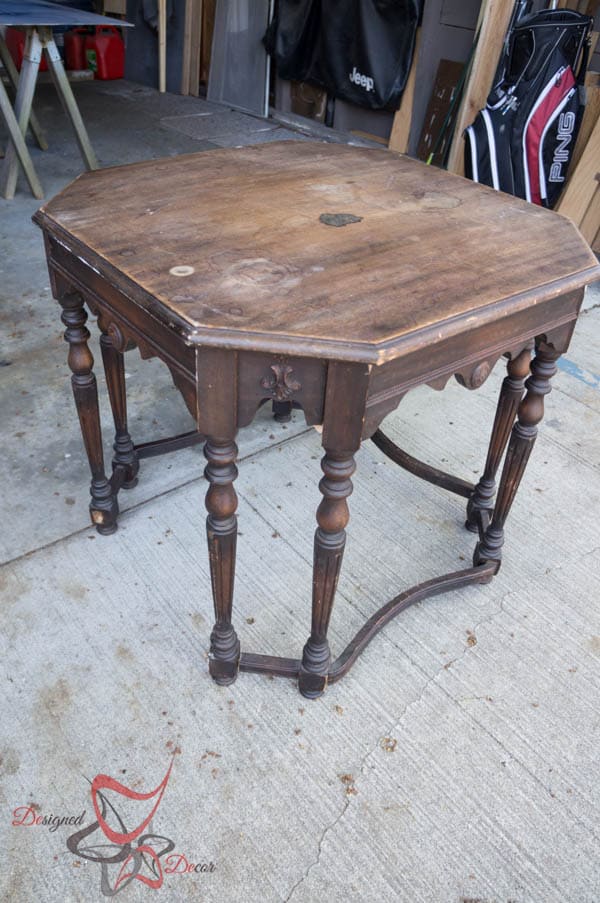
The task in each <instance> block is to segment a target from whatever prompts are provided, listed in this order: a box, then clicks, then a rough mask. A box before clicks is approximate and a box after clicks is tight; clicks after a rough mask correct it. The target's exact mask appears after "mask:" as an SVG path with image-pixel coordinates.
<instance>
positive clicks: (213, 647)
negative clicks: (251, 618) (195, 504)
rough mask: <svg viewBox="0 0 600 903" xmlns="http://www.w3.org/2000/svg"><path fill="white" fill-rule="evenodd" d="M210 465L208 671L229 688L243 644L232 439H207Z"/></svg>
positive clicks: (208, 474)
mask: <svg viewBox="0 0 600 903" xmlns="http://www.w3.org/2000/svg"><path fill="white" fill-rule="evenodd" d="M204 455H205V457H206V459H207V461H208V464H207V466H206V468H205V471H204V475H205V476H206V479H207V480H208V482H209V487H208V490H207V492H206V509H207V511H208V517H207V519H206V535H207V540H208V557H209V564H210V576H211V583H212V592H213V602H214V608H215V626H214V628H213V631H212V634H211V637H210V659H209V671H210V675H211V677H212V678H213V680H214V681H215V682H216V683H218V684H221V685H222V686H226V685H228V684H231V683H233V682H234V680H235V679H236V677H237V674H238V670H239V659H240V643H239V640H238V638H237V635H236V632H235V630H234V628H233V625H232V623H231V613H232V607H233V585H234V578H235V559H236V541H237V517H236V514H235V512H236V510H237V495H236V492H235V489H234V487H233V481H234V480H235V478H236V477H237V467H236V466H235V459H236V457H237V446H236V444H235V442H234V441H233V439H208V440H207V442H206V444H205V446H204Z"/></svg>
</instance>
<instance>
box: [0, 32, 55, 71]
mask: <svg viewBox="0 0 600 903" xmlns="http://www.w3.org/2000/svg"><path fill="white" fill-rule="evenodd" d="M4 40H5V41H6V46H7V47H8V51H9V53H10V55H11V56H12V58H13V60H14V61H15V66H16V67H17V69H18V70H19V72H20V71H21V66H22V65H23V56H24V54H25V32H24V31H21V30H20V29H19V28H12V27H11V26H10V25H9V26H8V28H7V29H6V34H5V35H4ZM47 69H48V63H47V62H46V57H45V56H44V55H43V54H42V61H41V63H40V72H45V71H46V70H47Z"/></svg>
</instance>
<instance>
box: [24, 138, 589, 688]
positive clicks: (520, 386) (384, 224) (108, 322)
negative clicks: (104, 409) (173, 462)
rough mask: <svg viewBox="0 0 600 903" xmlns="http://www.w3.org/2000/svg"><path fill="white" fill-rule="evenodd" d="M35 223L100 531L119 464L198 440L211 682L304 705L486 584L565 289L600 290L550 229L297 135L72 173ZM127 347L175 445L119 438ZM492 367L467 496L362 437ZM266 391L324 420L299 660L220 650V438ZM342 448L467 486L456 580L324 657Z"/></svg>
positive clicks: (566, 337)
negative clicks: (144, 366) (280, 694)
mask: <svg viewBox="0 0 600 903" xmlns="http://www.w3.org/2000/svg"><path fill="white" fill-rule="evenodd" d="M34 219H35V221H36V222H37V223H38V224H39V225H40V226H41V227H42V229H43V230H44V234H45V241H46V250H47V256H48V263H49V268H50V275H51V280H52V288H53V293H54V296H55V297H56V298H57V299H58V301H59V302H60V304H61V306H62V308H63V313H62V319H63V322H64V324H65V326H66V332H65V338H66V339H67V341H68V342H69V365H70V368H71V370H72V372H73V376H72V383H73V392H74V395H75V402H76V405H77V410H78V413H79V419H80V422H81V428H82V432H83V439H84V443H85V447H86V451H87V455H88V458H89V462H90V467H91V471H92V485H91V496H92V501H91V505H90V510H91V515H92V521H93V522H94V524H96V527H97V529H98V531H99V532H100V533H110V532H112V531H113V530H115V529H116V525H117V514H118V504H117V495H118V492H119V490H120V489H121V488H123V489H125V488H130V487H131V486H133V485H135V483H136V481H137V472H138V466H139V458H141V457H144V456H147V455H149V454H156V453H159V452H161V451H168V450H173V449H174V448H177V447H181V446H182V445H184V444H189V443H191V442H194V441H197V440H198V439H199V438H201V437H202V438H204V440H205V446H204V453H205V456H206V458H207V460H208V465H207V467H206V470H205V474H206V478H207V480H208V484H209V485H208V490H207V493H206V507H207V509H208V519H207V533H208V549H209V559H210V569H211V576H212V592H213V599H214V608H215V618H216V622H215V626H214V629H213V631H212V634H211V653H210V673H211V675H212V676H213V678H214V679H215V680H216V681H217V683H221V684H227V683H231V682H232V681H233V680H235V678H236V676H237V673H238V670H239V669H241V670H246V671H259V672H263V673H270V674H280V675H286V676H288V677H298V679H299V686H300V691H301V692H302V693H303V694H304V695H305V696H308V697H314V696H318V695H320V693H322V692H323V690H324V688H325V686H326V684H327V681H328V680H329V681H333V680H337V679H338V678H339V677H341V676H342V675H343V674H345V673H346V672H347V670H348V669H349V668H350V666H351V665H352V664H353V662H354V661H355V660H356V658H357V656H358V655H359V653H360V652H361V651H362V649H364V647H365V646H366V644H367V643H368V642H369V640H370V639H371V638H372V637H373V636H374V634H375V633H376V632H377V631H378V630H379V629H380V628H381V627H382V626H383V625H384V624H385V623H387V622H388V621H389V620H390V619H391V618H392V617H393V616H394V615H396V614H398V612H399V611H401V610H403V609H404V608H406V607H407V606H408V605H410V604H411V603H413V602H415V601H418V600H421V599H423V598H426V597H427V596H430V595H434V594H436V593H440V592H443V591H445V590H447V589H454V588H457V587H460V586H464V585H467V584H470V583H483V582H487V581H489V580H490V579H491V577H492V576H493V575H494V574H495V573H496V571H497V570H498V567H499V566H500V559H501V549H502V544H503V535H504V524H505V520H506V517H507V514H508V512H509V509H510V507H511V505H512V502H513V499H514V496H515V493H516V490H517V488H518V485H519V482H520V479H521V477H522V474H523V471H524V469H525V465H526V463H527V459H528V457H529V453H530V451H531V448H532V445H533V443H534V441H535V436H536V433H537V424H538V423H539V421H540V420H541V419H542V416H543V399H544V395H545V394H546V393H547V392H549V391H550V383H549V381H550V378H551V377H552V375H553V374H554V373H555V371H556V361H557V359H558V358H559V356H560V354H561V353H563V352H564V351H565V350H566V349H567V347H568V344H569V341H570V338H571V334H572V331H573V327H574V325H575V321H576V318H577V315H578V311H579V308H580V304H581V300H582V297H583V291H584V286H585V284H586V283H588V282H591V281H593V280H594V279H597V278H599V277H600V267H599V266H598V264H597V262H596V259H595V257H594V256H593V254H592V253H591V251H590V249H589V248H588V246H587V245H586V243H585V242H584V240H583V239H582V238H581V236H580V235H579V233H578V232H577V230H576V229H575V227H574V226H573V225H572V224H571V223H570V222H569V221H568V220H567V219H565V218H564V217H561V216H558V215H556V214H554V213H552V212H550V211H548V210H543V209H540V208H537V207H533V206H531V205H528V204H526V203H525V202H523V201H520V200H517V199H515V198H512V197H509V196H508V195H503V194H500V193H498V192H494V191H492V190H491V189H488V188H484V187H482V186H480V185H475V184H473V183H471V182H469V181H467V180H465V179H461V178H459V177H456V176H452V175H449V174H448V173H445V172H442V171H440V170H436V169H434V168H432V167H425V166H424V165H422V164H420V163H417V162H416V161H413V160H409V159H407V158H404V157H399V156H396V155H394V154H391V153H389V152H386V151H380V150H371V149H365V148H356V147H346V146H340V145H331V144H313V143H309V142H280V143H273V144H264V145H261V146H255V147H245V148H238V149H227V150H216V151H211V152H208V153H200V154H194V155H190V156H182V157H177V158H171V159H167V160H159V161H153V162H148V163H140V164H135V165H133V166H123V167H118V168H115V169H105V170H102V171H99V172H94V173H88V174H86V175H83V176H81V177H80V178H79V179H77V180H76V181H75V182H74V183H73V184H72V185H70V186H69V187H68V188H66V189H65V190H64V191H63V192H61V194H59V195H58V196H57V197H56V198H55V199H54V200H53V201H51V202H50V203H49V204H48V205H46V206H45V207H43V208H42V209H41V210H40V211H39V212H38V213H37V214H36V215H35V217H34ZM85 305H87V306H88V307H89V308H90V310H91V311H92V312H93V313H94V314H96V315H97V316H98V323H99V325H100V329H101V332H102V336H101V347H102V356H103V361H104V366H105V370H106V378H107V384H108V391H109V396H110V401H111V405H112V410H113V415H114V421H115V427H116V438H115V443H114V450H115V454H114V458H113V465H112V476H111V477H110V478H107V476H106V474H105V469H104V461H103V452H102V440H101V434H100V419H99V414H98V398H97V391H96V382H95V378H94V375H93V372H92V367H93V358H92V355H91V353H90V350H89V348H88V345H87V339H88V338H89V333H88V331H87V329H86V326H85V323H86V318H87V314H86V311H85ZM135 346H137V347H138V349H139V351H140V353H141V355H142V357H144V358H148V357H153V356H156V357H158V358H160V359H161V360H162V361H164V363H165V364H166V365H167V367H168V368H169V370H170V371H171V374H172V377H173V380H174V382H175V384H176V385H177V387H178V388H179V389H180V391H181V393H182V395H183V398H184V399H185V402H186V404H187V407H188V408H189V410H190V412H191V413H192V415H193V417H194V418H195V420H196V424H197V432H196V431H195V432H194V433H193V434H186V435H184V436H179V437H175V438H174V439H171V440H163V441H157V442H151V443H146V444H145V445H141V446H136V445H134V444H133V442H132V440H131V438H130V436H129V433H128V430H127V416H126V400H125V380H124V367H123V353H124V352H125V351H126V350H128V349H129V348H133V347H135ZM532 350H533V352H534V356H533V360H531V353H532ZM503 355H504V356H506V357H507V359H508V375H507V377H506V378H505V380H504V382H503V385H502V390H501V393H500V400H499V403H498V408H497V413H496V418H495V421H494V425H493V429H492V438H491V442H490V446H489V452H488V457H487V461H486V464H485V469H484V472H483V476H482V478H481V479H480V480H479V482H478V483H477V485H476V486H474V485H471V484H470V483H467V482H466V481H464V480H460V479H458V478H456V477H453V476H451V475H449V474H446V473H443V472H442V471H439V470H436V469H434V468H431V467H429V466H427V465H425V464H422V463H421V462H419V461H416V460H415V459H414V458H412V457H410V456H409V455H407V454H406V452H403V451H402V450H401V449H399V448H398V447H397V446H396V445H394V443H392V442H391V441H390V440H389V439H388V438H387V437H386V436H385V435H384V434H383V433H382V432H381V430H380V429H379V424H380V423H381V421H382V420H383V418H384V417H385V416H386V414H388V413H389V412H390V411H392V410H393V409H394V408H395V407H396V406H397V405H398V404H399V402H400V401H401V399H402V397H403V396H404V395H405V394H406V392H408V391H409V390H410V389H411V388H413V387H415V386H418V385H421V384H423V383H427V384H430V385H433V386H435V387H438V388H441V387H442V386H443V385H444V383H445V382H446V381H447V379H448V378H449V377H450V376H451V375H452V374H455V375H456V376H457V377H458V379H459V381H460V382H462V383H463V384H464V385H465V386H467V387H468V388H477V387H478V386H480V385H481V384H482V382H483V381H484V380H485V379H486V377H487V376H488V374H489V372H490V369H491V367H492V366H493V365H494V364H495V363H496V361H497V360H498V359H499V358H500V357H502V356H503ZM265 400H273V401H274V402H276V403H277V405H278V406H279V412H280V413H281V411H282V409H283V410H284V412H285V408H286V406H287V407H289V406H291V404H294V405H295V406H297V407H301V408H302V410H303V412H304V416H305V417H306V421H307V423H308V424H314V425H322V439H323V447H324V451H325V454H324V457H323V460H322V469H323V473H324V476H323V478H322V480H321V482H320V484H319V488H320V490H321V493H322V495H323V499H322V501H321V503H320V505H319V507H318V510H317V524H318V525H317V530H316V534H315V544H314V571H313V596H312V627H311V633H310V637H309V639H308V641H307V642H306V645H305V646H304V650H303V654H302V658H301V659H290V658H279V657H274V656H264V655H256V654H250V653H244V654H240V644H239V641H238V638H237V636H236V633H235V629H234V627H233V625H232V618H231V616H232V601H233V583H234V570H235V554H236V534H237V524H236V514H235V512H236V507H237V498H236V493H235V489H234V487H233V481H234V480H235V478H236V476H237V468H236V465H235V460H236V453H237V448H236V444H235V437H236V434H237V431H238V429H240V428H241V427H244V426H246V425H247V424H249V423H250V422H251V421H252V419H253V417H254V415H255V413H256V410H257V409H258V407H259V406H260V405H261V404H262V403H263V402H264V401H265ZM364 439H373V441H374V442H375V443H376V444H377V445H378V446H379V448H380V449H381V450H382V451H383V452H384V453H385V454H386V455H388V456H389V457H390V458H392V460H394V461H396V462H397V463H398V464H400V465H401V466H403V467H406V468H408V469H409V470H411V471H412V472H413V473H415V474H416V475H417V476H420V477H422V478H424V479H426V480H429V481H430V482H433V483H436V484H437V485H440V486H442V487H443V488H445V489H448V490H450V491H452V492H455V493H457V494H458V495H461V496H463V497H465V498H466V499H467V500H468V503H467V526H468V527H469V528H470V529H471V530H473V531H474V532H478V533H479V541H478V543H477V546H476V549H475V554H474V561H473V567H470V568H465V569H464V570H462V571H458V572H455V573H452V574H446V575H444V576H442V577H438V578H434V579H432V580H430V581H428V582H426V583H424V584H421V585H419V586H417V587H414V588H413V589H410V590H407V591H405V592H403V593H401V594H400V595H399V596H397V597H396V598H395V599H392V600H391V601H390V602H389V603H388V604H387V605H385V606H384V607H383V608H381V609H380V610H379V611H378V612H376V614H374V615H373V616H372V617H371V618H370V619H369V620H368V621H367V622H366V624H365V625H364V627H363V628H362V629H361V630H360V631H359V633H358V634H357V635H356V637H355V638H354V639H353V640H352V642H351V643H350V644H349V645H348V647H347V648H346V649H345V650H344V652H343V653H342V654H341V655H340V656H339V658H338V659H336V660H335V661H334V662H332V660H331V654H330V650H329V645H328V642H327V628H328V624H329V618H330V615H331V610H332V605H333V599H334V595H335V591H336V585H337V580H338V575H339V572H340V566H341V562H342V555H343V551H344V544H345V539H346V533H345V527H346V525H347V522H348V517H349V512H348V505H347V498H348V496H349V495H350V493H351V492H352V482H351V477H352V474H353V472H354V469H355V464H354V454H355V452H356V451H357V449H358V448H359V446H360V443H361V441H362V440H364ZM507 447H508V448H507ZM506 449H507V451H506V456H505V460H504V466H503V469H502V474H501V478H500V482H499V488H498V493H497V496H496V500H495V503H494V496H495V478H496V474H497V471H498V470H499V467H500V463H501V460H502V457H503V456H504V452H505V450H506ZM522 551H523V550H522Z"/></svg>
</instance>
